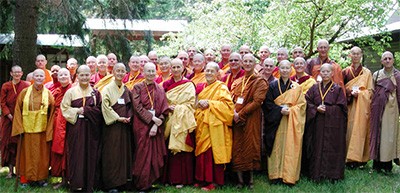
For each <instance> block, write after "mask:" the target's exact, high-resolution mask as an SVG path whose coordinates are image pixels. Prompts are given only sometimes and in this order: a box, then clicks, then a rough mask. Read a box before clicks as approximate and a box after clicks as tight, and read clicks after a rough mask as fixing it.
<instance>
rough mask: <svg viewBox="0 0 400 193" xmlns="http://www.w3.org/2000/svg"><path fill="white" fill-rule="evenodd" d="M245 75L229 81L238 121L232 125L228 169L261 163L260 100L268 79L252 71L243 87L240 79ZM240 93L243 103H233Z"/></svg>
mask: <svg viewBox="0 0 400 193" xmlns="http://www.w3.org/2000/svg"><path fill="white" fill-rule="evenodd" d="M247 80H248V77H245V76H243V77H241V78H239V79H237V80H236V81H235V82H234V83H233V85H232V90H231V93H232V99H233V102H234V103H235V110H236V112H237V113H238V114H239V122H237V123H234V125H233V147H232V149H234V150H235V151H233V152H232V163H233V167H232V169H233V170H234V171H250V170H258V169H260V167H261V163H260V161H261V119H262V117H261V112H262V110H261V104H262V102H263V101H264V99H265V96H266V93H267V90H268V83H267V81H266V80H265V79H264V78H261V77H259V76H257V75H253V76H252V77H251V78H250V80H249V81H248V83H247V85H246V86H245V87H244V90H243V95H242V94H241V90H242V85H243V84H242V81H247ZM239 97H243V104H239V103H237V100H238V98H239Z"/></svg>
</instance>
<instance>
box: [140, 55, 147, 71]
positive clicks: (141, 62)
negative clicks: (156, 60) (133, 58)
mask: <svg viewBox="0 0 400 193" xmlns="http://www.w3.org/2000/svg"><path fill="white" fill-rule="evenodd" d="M147 62H149V61H148V60H147V58H144V57H141V58H139V63H140V68H141V69H143V68H144V65H145V64H146V63H147Z"/></svg>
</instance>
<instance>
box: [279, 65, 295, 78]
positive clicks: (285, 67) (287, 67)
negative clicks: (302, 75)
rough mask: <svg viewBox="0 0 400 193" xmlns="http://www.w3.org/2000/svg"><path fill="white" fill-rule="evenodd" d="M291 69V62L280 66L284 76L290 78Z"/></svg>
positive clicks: (280, 71)
mask: <svg viewBox="0 0 400 193" xmlns="http://www.w3.org/2000/svg"><path fill="white" fill-rule="evenodd" d="M291 70H292V68H291V65H290V64H289V63H287V64H283V65H280V66H279V73H280V75H281V77H282V78H289V77H290V71H291Z"/></svg>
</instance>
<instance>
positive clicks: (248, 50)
mask: <svg viewBox="0 0 400 193" xmlns="http://www.w3.org/2000/svg"><path fill="white" fill-rule="evenodd" d="M239 54H240V55H241V56H242V57H243V56H244V55H246V54H250V48H247V47H244V48H240V49H239Z"/></svg>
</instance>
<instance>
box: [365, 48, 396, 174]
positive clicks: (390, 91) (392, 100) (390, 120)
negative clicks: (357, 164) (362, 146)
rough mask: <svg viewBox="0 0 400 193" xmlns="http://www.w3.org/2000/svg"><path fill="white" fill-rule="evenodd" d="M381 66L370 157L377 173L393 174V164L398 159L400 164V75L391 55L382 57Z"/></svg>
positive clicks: (374, 99) (376, 78) (374, 100)
mask: <svg viewBox="0 0 400 193" xmlns="http://www.w3.org/2000/svg"><path fill="white" fill-rule="evenodd" d="M381 63H382V65H383V68H382V69H381V70H378V71H377V72H375V73H374V75H373V81H374V92H373V95H372V103H371V122H370V124H371V136H370V137H371V141H370V144H371V145H370V157H371V159H373V160H374V163H373V169H374V170H376V171H378V172H381V171H384V172H391V171H392V168H393V165H392V161H393V160H396V159H397V161H396V162H397V163H396V164H399V163H398V158H399V157H400V151H399V150H400V137H399V127H398V126H399V109H400V104H399V103H400V72H399V70H397V69H396V68H394V66H393V64H394V58H393V54H392V53H391V52H388V51H386V52H384V53H383V54H382V57H381Z"/></svg>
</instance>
